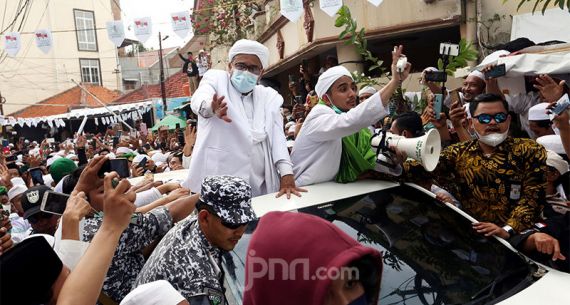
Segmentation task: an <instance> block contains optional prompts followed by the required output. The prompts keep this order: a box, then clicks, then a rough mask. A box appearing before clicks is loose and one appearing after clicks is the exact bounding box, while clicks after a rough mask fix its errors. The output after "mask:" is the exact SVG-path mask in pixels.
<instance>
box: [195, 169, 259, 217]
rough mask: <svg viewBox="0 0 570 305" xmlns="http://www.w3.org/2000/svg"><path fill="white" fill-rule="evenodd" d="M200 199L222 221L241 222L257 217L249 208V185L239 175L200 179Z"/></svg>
mask: <svg viewBox="0 0 570 305" xmlns="http://www.w3.org/2000/svg"><path fill="white" fill-rule="evenodd" d="M200 201H201V202H203V203H204V204H205V205H207V206H209V207H210V208H212V209H213V210H214V212H216V214H217V216H218V217H220V218H221V219H222V221H223V222H227V223H230V224H242V223H247V222H250V221H252V220H255V219H256V218H257V217H256V216H255V212H254V211H253V209H252V208H251V186H250V185H249V183H247V182H246V181H245V180H244V179H242V178H240V177H235V176H207V177H206V178H204V180H203V181H202V193H201V195H200Z"/></svg>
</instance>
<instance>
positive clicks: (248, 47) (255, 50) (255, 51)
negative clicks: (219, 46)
mask: <svg viewBox="0 0 570 305" xmlns="http://www.w3.org/2000/svg"><path fill="white" fill-rule="evenodd" d="M238 54H250V55H255V56H257V57H258V58H259V61H261V65H262V66H263V69H265V68H267V66H268V65H269V49H268V48H267V47H266V46H264V45H262V44H261V43H259V42H257V41H255V40H248V39H240V40H238V41H236V43H234V45H233V46H232V47H231V49H230V52H229V54H228V56H229V60H230V62H231V61H232V60H233V59H234V57H235V56H236V55H238Z"/></svg>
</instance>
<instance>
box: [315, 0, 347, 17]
mask: <svg viewBox="0 0 570 305" xmlns="http://www.w3.org/2000/svg"><path fill="white" fill-rule="evenodd" d="M320 2H321V10H323V11H324V12H325V13H327V15H329V16H331V17H333V16H334V15H336V12H338V10H339V9H340V8H341V7H342V0H321V1H320Z"/></svg>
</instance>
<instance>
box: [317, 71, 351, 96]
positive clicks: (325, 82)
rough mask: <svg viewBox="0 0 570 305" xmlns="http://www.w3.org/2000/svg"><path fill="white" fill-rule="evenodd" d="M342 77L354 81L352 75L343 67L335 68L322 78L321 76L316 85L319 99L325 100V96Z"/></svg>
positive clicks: (325, 73) (322, 75) (326, 72)
mask: <svg viewBox="0 0 570 305" xmlns="http://www.w3.org/2000/svg"><path fill="white" fill-rule="evenodd" d="M342 76H348V77H350V79H352V75H351V74H350V72H349V71H348V69H346V68H345V67H343V66H334V67H332V68H329V69H328V70H326V71H325V72H324V73H323V74H321V76H319V80H318V81H317V84H316V85H315V92H316V93H317V96H318V97H319V98H323V96H324V95H325V94H326V93H327V91H329V88H330V87H331V86H332V84H333V83H334V82H335V81H336V80H337V79H339V78H341V77H342Z"/></svg>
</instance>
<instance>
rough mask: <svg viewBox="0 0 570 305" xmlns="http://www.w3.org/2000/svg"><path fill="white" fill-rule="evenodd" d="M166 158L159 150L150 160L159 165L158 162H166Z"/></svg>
mask: <svg viewBox="0 0 570 305" xmlns="http://www.w3.org/2000/svg"><path fill="white" fill-rule="evenodd" d="M167 159H168V155H166V154H163V153H161V152H157V153H155V154H154V155H152V161H154V163H156V165H159V164H158V162H162V163H164V162H166V160H167Z"/></svg>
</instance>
